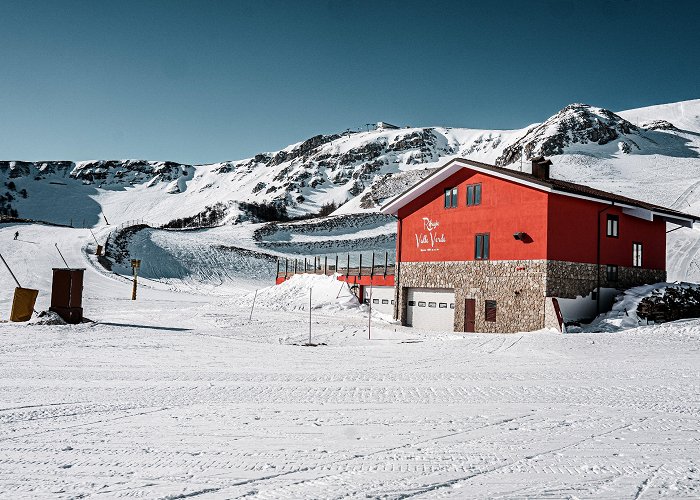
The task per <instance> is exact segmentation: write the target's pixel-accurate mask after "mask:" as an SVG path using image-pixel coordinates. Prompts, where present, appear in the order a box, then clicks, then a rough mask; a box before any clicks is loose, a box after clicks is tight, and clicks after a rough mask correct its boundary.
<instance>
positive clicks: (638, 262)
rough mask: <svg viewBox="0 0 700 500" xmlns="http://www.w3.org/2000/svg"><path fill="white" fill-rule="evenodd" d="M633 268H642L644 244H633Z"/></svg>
mask: <svg viewBox="0 0 700 500" xmlns="http://www.w3.org/2000/svg"><path fill="white" fill-rule="evenodd" d="M632 266H634V267H642V244H641V243H632Z"/></svg>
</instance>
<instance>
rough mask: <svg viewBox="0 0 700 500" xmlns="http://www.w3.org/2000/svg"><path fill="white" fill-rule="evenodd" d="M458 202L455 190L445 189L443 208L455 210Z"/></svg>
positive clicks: (454, 188)
mask: <svg viewBox="0 0 700 500" xmlns="http://www.w3.org/2000/svg"><path fill="white" fill-rule="evenodd" d="M458 203H459V200H458V192H457V188H456V187H453V188H447V189H445V208H456V207H457V204H458Z"/></svg>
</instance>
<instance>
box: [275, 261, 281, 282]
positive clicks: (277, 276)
mask: <svg viewBox="0 0 700 500" xmlns="http://www.w3.org/2000/svg"><path fill="white" fill-rule="evenodd" d="M279 275H280V260H279V259H277V274H276V275H275V279H277V278H279Z"/></svg>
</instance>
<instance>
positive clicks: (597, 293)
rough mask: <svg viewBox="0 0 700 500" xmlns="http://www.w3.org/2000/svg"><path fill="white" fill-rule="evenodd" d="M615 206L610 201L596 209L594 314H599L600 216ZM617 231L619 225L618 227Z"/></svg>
mask: <svg viewBox="0 0 700 500" xmlns="http://www.w3.org/2000/svg"><path fill="white" fill-rule="evenodd" d="M614 206H615V202H614V201H613V202H611V205H608V206H606V207H605V208H603V209H601V210H599V211H598V238H597V247H598V248H597V252H596V276H597V288H596V295H595V300H596V303H595V306H596V315H597V316H598V315H600V282H601V277H600V244H601V238H600V230H601V227H600V216H601V215H602V214H603V212H605V211H606V210H610V209H611V208H613V207H614ZM618 231H619V227H618Z"/></svg>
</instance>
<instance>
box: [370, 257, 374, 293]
mask: <svg viewBox="0 0 700 500" xmlns="http://www.w3.org/2000/svg"><path fill="white" fill-rule="evenodd" d="M369 277H370V278H373V277H374V252H372V269H370V271H369ZM370 286H371V285H370Z"/></svg>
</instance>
